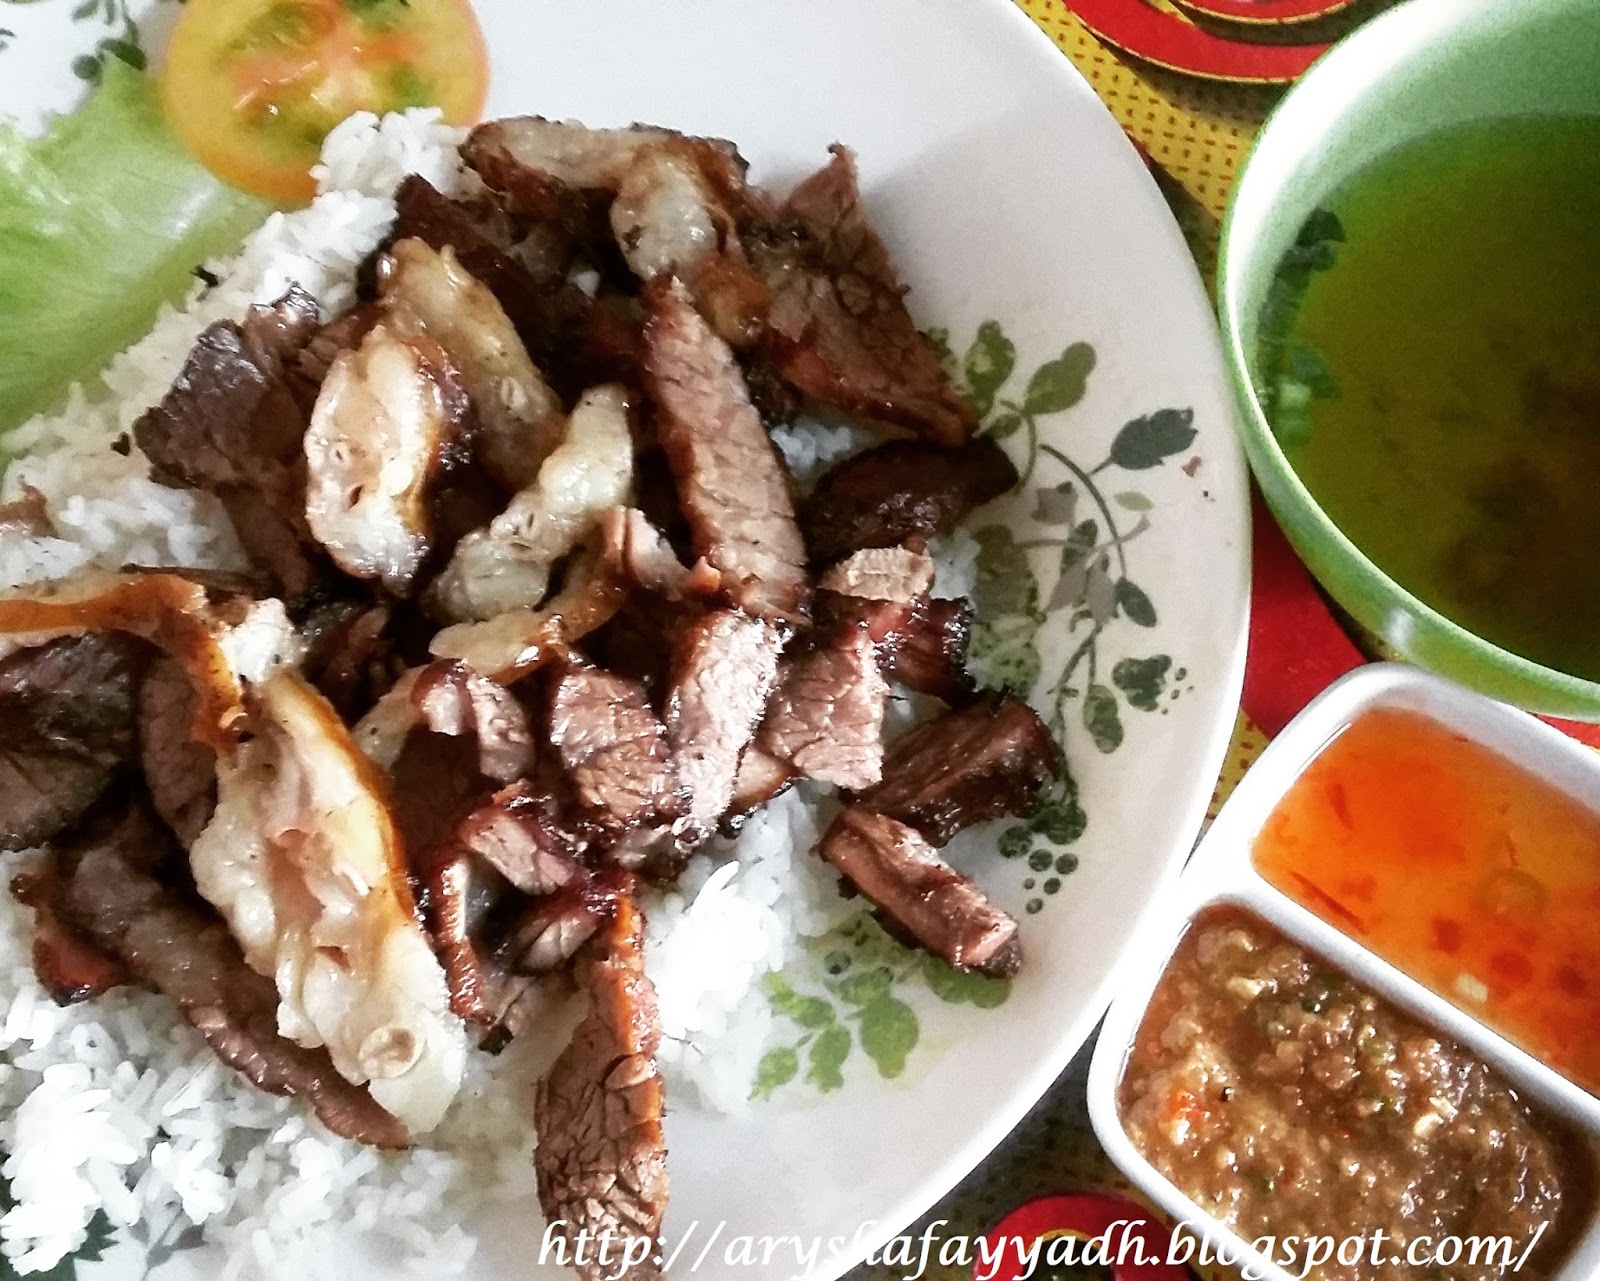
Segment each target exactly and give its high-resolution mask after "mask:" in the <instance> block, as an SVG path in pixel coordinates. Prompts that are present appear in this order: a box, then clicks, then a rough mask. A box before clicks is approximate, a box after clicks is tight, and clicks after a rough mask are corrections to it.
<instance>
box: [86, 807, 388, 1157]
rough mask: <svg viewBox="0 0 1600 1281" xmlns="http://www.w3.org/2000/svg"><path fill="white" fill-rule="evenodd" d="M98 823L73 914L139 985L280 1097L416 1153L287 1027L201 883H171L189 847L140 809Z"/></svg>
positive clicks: (274, 995) (381, 1143)
mask: <svg viewBox="0 0 1600 1281" xmlns="http://www.w3.org/2000/svg"><path fill="white" fill-rule="evenodd" d="M115 810H116V815H115V817H112V816H111V815H109V814H108V815H107V816H106V821H105V822H103V823H94V824H91V825H90V826H89V828H88V830H86V831H85V832H84V833H83V834H82V835H81V836H80V837H79V838H77V839H75V840H74V841H73V842H71V843H70V844H67V845H65V846H63V847H62V848H61V849H60V851H59V856H60V858H61V864H62V871H61V874H62V876H63V878H64V881H65V888H64V893H63V894H62V895H61V897H62V899H63V908H64V914H65V915H66V916H67V917H68V919H69V921H70V923H71V924H72V925H73V926H74V927H75V928H77V929H78V930H80V931H81V932H82V933H83V934H84V936H85V937H87V938H88V939H89V940H91V941H92V942H93V943H94V945H95V946H96V947H98V948H99V949H100V950H101V951H103V952H104V953H106V954H107V955H109V956H112V957H114V958H116V959H117V960H118V961H120V962H121V963H122V964H123V965H124V966H126V967H127V970H128V972H129V973H130V974H131V975H132V976H133V977H134V978H136V979H138V980H139V981H140V982H142V983H145V984H147V985H148V986H150V987H152V988H154V989H155V990H156V991H158V992H160V993H162V994H163V995H164V996H167V997H169V998H170V999H171V1000H172V1001H173V1003H174V1004H176V1005H177V1007H178V1010H179V1012H180V1013H181V1014H182V1015H183V1017H184V1019H185V1020H186V1021H187V1022H188V1023H189V1024H190V1025H191V1026H192V1027H193V1028H194V1029H195V1030H196V1031H197V1032H199V1033H200V1035H201V1036H203V1037H204V1038H205V1039H206V1041H207V1043H208V1044H209V1045H210V1046H211V1048H212V1049H213V1050H215V1051H216V1053H217V1057H218V1058H220V1059H221V1060H222V1061H223V1062H224V1063H227V1064H228V1065H229V1066H230V1067H232V1068H235V1069H236V1070H238V1071H239V1072H240V1073H242V1074H243V1075H244V1076H245V1077H247V1078H248V1079H249V1080H250V1081H251V1082H252V1083H253V1084H255V1085H257V1086H259V1087H260V1088H261V1089H263V1090H265V1091H266V1092H267V1093H269V1094H293V1095H299V1096H301V1097H303V1098H304V1099H305V1100H306V1102H307V1103H308V1104H310V1106H311V1109H312V1110H313V1111H314V1112H315V1113H316V1114H317V1117H318V1118H319V1119H320V1120H321V1121H322V1123H323V1124H324V1125H326V1126H327V1127H328V1128H329V1129H330V1130H332V1131H333V1132H334V1133H335V1134H340V1135H343V1136H344V1137H345V1138H350V1139H356V1140H358V1141H360V1142H362V1143H370V1144H373V1145H375V1146H377V1147H385V1148H401V1147H405V1146H406V1145H407V1144H408V1142H409V1139H408V1137H407V1135H406V1132H405V1129H404V1127H403V1126H402V1125H401V1124H400V1123H399V1122H398V1121H396V1120H395V1119H394V1118H393V1117H392V1116H390V1115H389V1114H388V1113H387V1112H385V1111H384V1110H383V1109H382V1108H380V1107H379V1106H378V1105H377V1103H376V1102H374V1101H373V1098H372V1096H371V1095H370V1094H368V1093H367V1091H366V1090H364V1089H363V1088H361V1087H360V1086H356V1085H352V1084H350V1082H348V1081H346V1080H345V1079H344V1078H343V1077H341V1076H340V1075H339V1074H338V1072H336V1071H335V1070H334V1067H333V1062H332V1060H331V1059H329V1058H328V1054H327V1051H326V1050H322V1049H315V1050H308V1049H305V1048H303V1047H301V1046H298V1045H296V1044H294V1042H292V1041H289V1040H287V1039H286V1038H284V1037H282V1036H280V1035H279V1034H278V1030H277V1011H278V989H277V987H276V986H275V985H274V983H273V981H272V979H271V978H269V977H267V976H265V975H261V974H257V973H256V972H255V971H254V970H252V969H251V968H250V967H249V966H248V965H246V964H245V960H244V956H243V955H242V954H241V953H240V951H239V945H238V944H237V943H235V942H234V940H233V936H232V935H230V934H229V933H228V928H227V926H226V925H224V924H223V922H222V920H221V919H220V918H219V917H218V916H216V914H215V913H214V912H213V911H212V910H211V909H210V908H209V907H208V906H206V905H205V904H204V903H203V901H202V900H200V898H199V896H198V895H196V894H194V892H193V888H192V886H190V887H187V889H185V888H181V887H177V886H174V885H172V884H170V883H169V882H168V880H167V879H165V877H166V870H167V869H169V868H172V867H174V866H176V867H178V868H184V867H185V865H184V862H183V855H182V852H181V851H178V850H175V849H174V847H173V845H172V838H171V836H170V835H169V834H167V833H166V832H165V831H163V830H162V828H161V826H160V824H159V823H157V822H156V821H155V819H154V818H153V817H152V816H150V815H149V814H148V813H146V812H145V811H144V810H143V808H142V807H141V806H139V805H137V804H134V805H132V806H129V805H125V804H120V803H119V804H118V805H117V806H116V807H115Z"/></svg>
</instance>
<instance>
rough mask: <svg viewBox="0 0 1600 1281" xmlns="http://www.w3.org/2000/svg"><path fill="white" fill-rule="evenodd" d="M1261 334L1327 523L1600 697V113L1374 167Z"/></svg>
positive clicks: (1431, 597)
mask: <svg viewBox="0 0 1600 1281" xmlns="http://www.w3.org/2000/svg"><path fill="white" fill-rule="evenodd" d="M1261 329H1262V343H1261V351H1260V357H1261V369H1262V375H1263V395H1264V399H1265V401H1266V407H1267V411H1268V417H1269V419H1270V420H1271V421H1272V424H1273V429H1274V431H1275V432H1276V434H1277V436H1278V439H1279V441H1280V443H1281V444H1282V446H1283V448H1284V451H1285V453H1286V455H1287V456H1288V458H1289V461H1290V462H1291V463H1292V464H1293V466H1294V468H1295V470H1296V471H1297V472H1298V473H1299V475H1300V477H1301V478H1302V479H1303V480H1304V482H1305V484H1306V486H1307V488H1308V489H1309V490H1310V491H1311V493H1312V494H1313V495H1314V496H1315V498H1316V500H1317V502H1318V503H1319V504H1320V505H1321V506H1322V507H1323V509H1324V510H1325V511H1326V512H1327V513H1328V515H1329V517H1330V518H1331V519H1332V520H1333V521H1334V523H1335V524H1337V525H1338V526H1339V528H1340V529H1341V530H1343V531H1344V533H1345V534H1347V535H1348V536H1349V537H1350V538H1351V540H1352V541H1353V542H1355V543H1356V544H1357V546H1359V547H1360V548H1361V549H1362V550H1363V551H1364V552H1365V553H1366V554H1367V555H1368V556H1370V557H1371V558H1372V560H1373V561H1374V562H1376V563H1377V564H1378V565H1379V566H1380V567H1381V568H1382V569H1383V570H1384V571H1385V572H1386V573H1388V574H1389V575H1390V576H1392V577H1393V578H1394V579H1395V580H1396V581H1397V582H1399V583H1400V584H1401V585H1402V586H1404V587H1405V588H1407V589H1408V590H1409V591H1411V592H1412V593H1413V594H1414V595H1415V596H1417V597H1418V598H1420V599H1421V600H1422V601H1424V602H1425V603H1427V604H1429V605H1431V606H1433V607H1434V608H1435V609H1437V610H1439V611H1440V612H1441V613H1443V614H1445V615H1446V616H1447V617H1449V618H1451V619H1453V620H1454V621H1456V622H1458V623H1460V624H1461V625H1463V626H1465V627H1467V628H1468V629H1470V630H1471V631H1473V632H1475V633H1477V634H1478V635H1480V636H1483V637H1485V638H1487V639H1488V640H1491V641H1493V642H1495V643H1496V644H1498V645H1501V646H1503V647H1504V648H1506V649H1509V650H1511V651H1513V652H1515V653H1518V654H1521V655H1523V656H1524V657H1527V658H1530V659H1533V660H1535V661H1537V662H1540V663H1543V664H1545V665H1547V666H1550V667H1555V668H1558V669H1560V670H1562V671H1565V672H1569V673H1571V674H1573V675H1577V676H1583V677H1587V678H1589V679H1592V680H1600V117H1596V118H1552V117H1525V118H1516V119H1506V120H1490V121H1480V122H1477V123H1474V124H1469V125H1463V126H1458V127H1454V128H1451V129H1448V130H1445V131H1443V132H1440V133H1438V134H1435V135H1432V136H1430V137H1427V138H1424V139H1421V140H1419V141H1417V142H1415V143H1413V144H1411V145H1408V146H1405V147H1402V148H1399V149H1398V150H1396V151H1394V152H1391V153H1390V154H1388V155H1386V156H1384V157H1381V158H1380V159H1379V160H1377V161H1376V162H1374V163H1373V164H1372V165H1370V166H1369V167H1368V168H1366V169H1364V170H1363V171H1361V172H1360V173H1358V174H1357V175H1356V176H1355V177H1354V178H1353V179H1352V180H1351V181H1350V182H1349V183H1348V184H1347V185H1346V186H1345V187H1344V188H1342V189H1341V190H1339V191H1338V192H1337V193H1336V194H1335V196H1334V197H1333V198H1332V199H1331V201H1329V207H1328V209H1327V210H1323V211H1319V212H1318V213H1317V214H1316V215H1314V216H1313V218H1312V219H1311V220H1309V221H1308V223H1307V226H1306V229H1305V231H1303V232H1302V235H1301V241H1300V244H1299V245H1297V247H1296V248H1295V249H1294V250H1292V251H1291V252H1290V254H1289V255H1288V256H1287V257H1286V258H1285V260H1284V266H1283V268H1282V270H1281V271H1280V274H1279V278H1278V281H1277V283H1276V285H1275V286H1274V291H1273V294H1272V296H1271V298H1270V300H1269V302H1268V304H1267V307H1266V309H1265V311H1264V313H1263V316H1262V326H1261Z"/></svg>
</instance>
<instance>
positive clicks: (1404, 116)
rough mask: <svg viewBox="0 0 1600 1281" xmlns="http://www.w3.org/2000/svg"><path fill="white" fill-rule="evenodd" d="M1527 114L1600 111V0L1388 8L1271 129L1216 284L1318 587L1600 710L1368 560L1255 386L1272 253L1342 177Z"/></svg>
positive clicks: (1387, 625) (1503, 0)
mask: <svg viewBox="0 0 1600 1281" xmlns="http://www.w3.org/2000/svg"><path fill="white" fill-rule="evenodd" d="M1534 113H1542V114H1557V113H1559V114H1563V115H1573V114H1583V115H1592V114H1600V0H1411V3H1409V4H1405V5H1401V6H1400V7H1398V8H1396V9H1391V10H1389V11H1388V12H1386V13H1384V14H1382V15H1380V16H1379V17H1377V18H1375V19H1373V21H1371V22H1369V23H1367V24H1366V25H1365V26H1363V27H1361V28H1360V29H1358V30H1357V31H1355V32H1354V33H1352V34H1351V35H1350V36H1349V37H1348V38H1347V39H1345V40H1344V41H1342V42H1341V43H1340V44H1338V45H1337V46H1335V47H1334V48H1333V49H1332V50H1330V51H1329V52H1328V53H1327V54H1326V55H1325V56H1324V57H1323V58H1322V59H1321V60H1320V61H1319V62H1318V63H1317V64H1316V65H1315V66H1313V67H1312V68H1311V70H1310V71H1309V72H1308V73H1307V74H1306V75H1305V77H1304V78H1303V79H1302V80H1301V81H1300V82H1299V84H1297V85H1296V86H1295V87H1294V88H1293V89H1292V90H1291V91H1290V92H1289V93H1288V94H1287V95H1286V96H1285V97H1284V99H1283V101H1282V102H1281V103H1280V104H1279V106H1278V108H1277V110H1276V111H1275V112H1273V114H1272V116H1271V118H1270V119H1269V120H1268V121H1267V123H1266V125H1265V126H1264V127H1263V129H1262V131H1261V134H1260V136H1259V137H1258V138H1257V140H1256V144H1255V147H1254V149H1253V150H1252V151H1251V153H1250V156H1249V158H1248V160H1247V161H1246V163H1245V166H1244V168H1243V170H1242V172H1241V174H1240V177H1239V181H1238V185H1237V186H1236V187H1235V189H1234V194H1233V202H1232V204H1231V206H1230V207H1229V210H1228V217H1227V221H1226V222H1225V224H1224V225H1223V230H1222V251H1221V258H1220V263H1219V267H1218V281H1217V293H1218V300H1219V305H1220V312H1221V319H1222V333H1223V339H1224V345H1225V347H1226V350H1227V354H1228V360H1229V363H1230V365H1231V368H1232V372H1233V380H1234V386H1235V390H1236V393H1237V396H1238V400H1239V406H1240V413H1241V417H1242V420H1243V429H1244V447H1245V452H1246V453H1247V454H1248V455H1249V458H1250V465H1251V467H1252V468H1254V470H1255V474H1256V479H1257V480H1258V481H1259V482H1260V485H1261V489H1262V492H1263V493H1264V494H1265V495H1266V498H1267V502H1268V503H1269V504H1270V505H1271V507H1272V510H1273V511H1274V512H1275V513H1276V514H1277V517H1278V520H1279V522H1280V523H1281V524H1282V526H1283V528H1284V531H1285V532H1286V533H1287V534H1288V536H1289V541H1290V542H1291V543H1293V544H1294V548H1295V550H1296V551H1297V552H1299V554H1300V556H1301V557H1302V558H1303V559H1304V560H1305V562H1306V564H1307V565H1309V566H1310V568H1311V572H1312V573H1314V574H1315V575H1316V576H1317V578H1318V579H1319V580H1320V581H1321V582H1322V584H1323V586H1325V587H1326V588H1327V589H1328V591H1329V592H1330V593H1331V594H1332V595H1333V597H1334V598H1335V599H1336V600H1337V601H1338V602H1339V603H1340V604H1341V605H1342V606H1343V607H1344V608H1345V609H1346V610H1347V611H1348V612H1349V613H1350V615H1351V616H1352V617H1353V618H1354V619H1355V620H1356V621H1357V622H1358V623H1360V624H1361V625H1362V626H1363V627H1366V628H1367V629H1369V630H1370V631H1372V632H1374V633H1375V634H1377V635H1378V636H1381V637H1382V638H1383V639H1384V640H1385V641H1386V642H1387V643H1388V644H1389V645H1391V646H1393V648H1394V649H1396V650H1398V651H1399V652H1400V653H1401V654H1403V655H1404V656H1405V657H1406V658H1408V659H1410V660H1411V661H1413V662H1415V663H1417V664H1419V665H1420V666H1423V667H1426V668H1429V669H1431V670H1433V671H1435V672H1438V673H1439V674H1441V675H1443V676H1448V677H1450V678H1452V679H1454V680H1457V681H1459V682H1461V683H1462V684H1464V685H1469V686H1471V687H1473V688H1474V689H1477V690H1480V691H1481V692H1483V693H1485V694H1489V695H1491V696H1492V697H1495V698H1499V699H1503V700H1505V701H1506V702H1510V703H1515V704H1517V705H1519V706H1521V707H1525V708H1528V709H1529V710H1531V711H1536V712H1544V713H1546V714H1549V715H1556V716H1566V717H1572V718H1575V719H1579V720H1587V721H1600V683H1596V682H1594V681H1588V680H1582V679H1579V678H1578V677H1576V676H1569V675H1567V674H1566V673H1564V672H1558V671H1555V670H1553V669H1552V668H1548V667H1544V666H1542V665H1540V664H1538V663H1534V662H1530V661H1529V660H1528V659H1525V658H1521V657H1519V656H1518V655H1516V654H1512V653H1510V652H1509V651H1507V650H1504V649H1501V648H1500V647H1499V646H1497V645H1492V644H1490V643H1489V642H1488V641H1486V640H1484V639H1482V638H1481V637H1479V636H1476V635H1474V634H1473V633H1471V632H1469V631H1467V630H1466V629H1465V628H1463V627H1461V626H1459V625H1457V624H1456V623H1453V622H1451V621H1450V620H1449V619H1448V618H1446V617H1444V615H1442V614H1440V613H1438V612H1437V611H1436V610H1434V609H1432V608H1430V607H1429V606H1427V605H1425V604H1423V603H1422V602H1421V601H1420V600H1418V599H1417V598H1416V597H1414V596H1412V595H1411V594H1410V593H1409V592H1408V591H1406V590H1405V589H1404V588H1403V587H1401V586H1400V585H1399V584H1398V583H1396V582H1395V581H1394V580H1393V579H1391V578H1390V577H1388V575H1386V574H1385V573H1384V572H1383V571H1382V570H1380V569H1379V568H1378V567H1377V566H1376V565H1374V564H1373V563H1372V561H1370V560H1368V559H1367V557H1366V556H1365V555H1364V554H1363V553H1362V551H1361V549H1360V548H1358V547H1357V546H1356V545H1355V544H1354V543H1352V542H1351V541H1350V540H1349V539H1348V538H1346V537H1345V536H1344V534H1342V533H1341V532H1340V531H1339V530H1338V528H1337V527H1335V525H1334V523H1333V522H1332V521H1331V520H1330V519H1329V518H1328V517H1327V515H1326V514H1325V513H1324V512H1323V511H1322V509H1321V508H1320V507H1319V506H1318V505H1317V502H1316V500H1315V499H1314V498H1313V497H1312V496H1311V494H1310V493H1309V492H1307V490H1306V487H1305V486H1304V485H1303V484H1302V483H1301V481H1300V478H1299V477H1298V476H1297V475H1296V474H1295V472H1294V470H1293V468H1292V467H1291V466H1290V465H1289V462H1288V460H1287V459H1286V458H1285V457H1284V454H1283V451H1282V450H1281V449H1280V448H1279V447H1278V442H1277V440H1276V439H1275V438H1274V436H1273V434H1272V431H1271V429H1270V427H1269V426H1268V424H1267V420H1266V417H1265V415H1264V414H1263V413H1262V409H1261V402H1260V400H1259V398H1258V397H1257V395H1256V388H1255V382H1254V379H1255V376H1256V374H1257V363H1256V322H1257V318H1258V316H1259V315H1260V312H1261V304H1262V301H1263V300H1264V299H1265V297H1266V294H1267V289H1268V287H1269V286H1270V285H1271V283H1272V279H1273V275H1274V273H1275V271H1276V269H1277V265H1278V262H1279V260H1280V259H1281V258H1282V256H1283V253H1284V250H1285V249H1287V248H1288V247H1289V245H1290V244H1291V243H1293V241H1294V238H1295V234H1296V232H1297V231H1298V230H1299V228H1300V226H1301V224H1302V223H1303V222H1304V221H1305V219H1306V217H1307V216H1308V215H1309V214H1310V213H1311V212H1312V211H1313V210H1314V209H1316V208H1317V206H1318V205H1319V204H1321V203H1323V202H1325V201H1326V199H1327V197H1328V196H1329V195H1330V194H1331V193H1332V192H1333V191H1334V189H1336V188H1338V187H1339V186H1341V185H1342V184H1343V183H1344V182H1345V180H1346V179H1347V178H1348V177H1349V176H1350V175H1351V174H1352V173H1354V172H1355V171H1356V170H1358V169H1360V168H1362V167H1363V166H1365V165H1366V164H1367V163H1369V162H1370V161H1372V160H1373V159H1375V158H1376V157H1378V156H1380V155H1382V154H1384V153H1385V152H1387V151H1390V150H1391V149H1393V148H1395V147H1397V146H1400V145H1401V144H1403V143H1406V142H1409V141H1410V140H1412V139H1414V138H1416V137H1418V136H1420V135H1423V134H1427V133H1432V132H1434V131H1436V130H1438V129H1441V128H1444V127H1447V126H1449V125H1453V124H1457V123H1460V122H1463V121H1469V120H1477V119H1483V118H1485V117H1497V116H1509V115H1522V114H1534ZM1596 572H1597V573H1600V565H1597V566H1596ZM1597 639H1600V638H1597Z"/></svg>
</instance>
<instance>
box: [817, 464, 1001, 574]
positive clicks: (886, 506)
mask: <svg viewBox="0 0 1600 1281" xmlns="http://www.w3.org/2000/svg"><path fill="white" fill-rule="evenodd" d="M1016 483H1017V469H1016V467H1015V466H1013V465H1012V462H1011V460H1010V459H1009V458H1008V457H1006V454H1005V451H1004V450H1003V449H1001V448H1000V446H999V445H997V444H995V443H994V441H992V440H990V439H989V437H987V436H979V437H977V438H976V439H975V440H972V441H969V442H968V443H966V444H964V445H962V446H960V447H959V448H956V449H945V448H942V447H940V446H938V445H933V444H929V443H928V442H926V441H916V440H891V441H889V442H887V443H886V444H882V445H878V446H876V447H874V448H872V449H869V450H866V451H865V452H864V453H860V454H856V455H854V456H853V457H850V458H846V459H845V460H844V461H843V462H841V463H838V464H836V465H835V466H834V467H832V468H830V469H829V470H828V471H827V472H826V473H825V474H824V475H823V477H822V478H821V479H820V480H819V481H818V482H817V484H816V488H815V489H813V490H812V491H811V494H810V496H809V497H808V498H807V499H806V501H805V502H804V503H803V504H802V505H801V508H800V527H801V529H802V530H803V531H804V533H805V539H806V548H807V550H808V551H809V552H810V555H811V563H812V564H813V565H816V566H823V565H831V564H832V563H833V562H834V561H836V560H838V559H840V558H841V557H844V556H848V555H850V553H852V552H855V551H859V550H860V549H862V548H864V547H895V546H898V545H899V544H902V543H909V544H911V545H913V546H914V547H917V548H920V547H922V546H923V545H925V544H926V542H927V540H928V539H929V538H931V537H933V535H935V534H942V533H946V532H947V531H949V530H951V529H953V528H955V526H956V525H958V524H959V523H960V522H961V521H962V520H964V519H965V518H966V517H967V515H968V514H969V513H971V512H972V511H973V510H974V509H975V508H977V507H981V506H982V505H983V504H984V503H987V502H990V501H991V500H993V499H996V498H998V497H999V496H1000V495H1001V494H1003V493H1005V492H1006V491H1007V490H1008V489H1010V488H1011V487H1012V486H1013V485H1015V484H1016Z"/></svg>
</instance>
